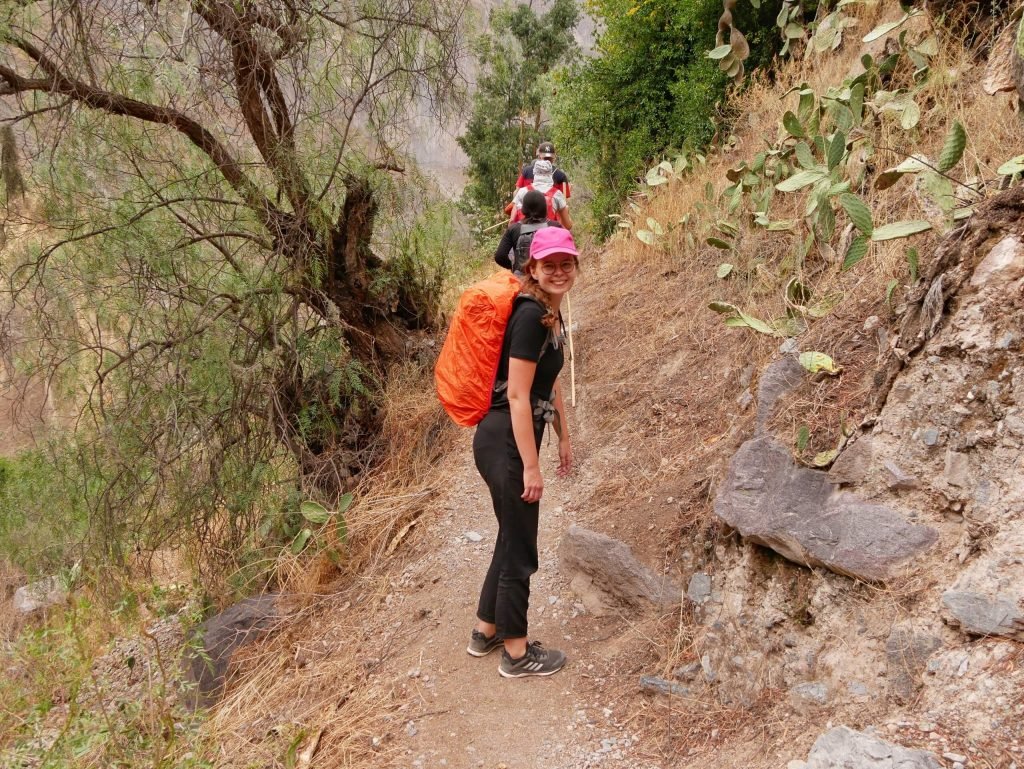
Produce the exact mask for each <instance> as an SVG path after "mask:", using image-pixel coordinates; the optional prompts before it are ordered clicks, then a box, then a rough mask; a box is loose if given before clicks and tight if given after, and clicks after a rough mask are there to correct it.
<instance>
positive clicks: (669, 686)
mask: <svg viewBox="0 0 1024 769" xmlns="http://www.w3.org/2000/svg"><path fill="white" fill-rule="evenodd" d="M640 689H641V690H643V691H645V692H650V693H652V694H668V695H673V696H676V697H689V696H690V694H691V692H690V687H688V686H683V685H682V684H677V683H674V682H672V681H666V680H665V679H664V678H658V677H657V676H640Z"/></svg>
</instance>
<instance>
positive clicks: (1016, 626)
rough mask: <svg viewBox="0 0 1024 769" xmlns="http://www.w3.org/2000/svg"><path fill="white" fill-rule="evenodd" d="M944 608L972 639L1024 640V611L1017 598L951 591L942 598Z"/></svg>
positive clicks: (1007, 595)
mask: <svg viewBox="0 0 1024 769" xmlns="http://www.w3.org/2000/svg"><path fill="white" fill-rule="evenodd" d="M942 605H943V607H944V608H945V609H946V611H947V612H949V614H950V615H952V618H953V620H954V621H955V622H956V623H957V624H958V625H960V627H961V628H963V630H964V631H965V632H967V633H970V634H971V635H982V636H990V635H995V636H1006V637H1007V638H1014V639H1017V640H1024V608H1021V604H1020V599H1019V598H1017V597H1016V596H1013V595H1010V594H1005V595H1001V594H996V595H985V594H982V593H974V592H967V591H962V590H947V591H946V592H945V593H943V594H942Z"/></svg>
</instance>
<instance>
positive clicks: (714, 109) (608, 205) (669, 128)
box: [552, 0, 780, 234]
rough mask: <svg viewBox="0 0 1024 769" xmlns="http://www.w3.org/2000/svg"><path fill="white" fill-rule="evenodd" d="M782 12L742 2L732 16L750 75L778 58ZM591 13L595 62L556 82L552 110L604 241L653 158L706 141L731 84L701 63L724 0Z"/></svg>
mask: <svg viewBox="0 0 1024 769" xmlns="http://www.w3.org/2000/svg"><path fill="white" fill-rule="evenodd" d="M779 6H780V2H764V3H761V7H760V8H754V7H753V6H752V5H751V4H750V3H746V2H744V3H740V4H739V6H738V7H737V9H736V11H735V14H734V15H735V19H734V24H735V27H736V28H737V29H741V30H743V31H744V33H745V35H746V42H747V43H748V44H749V46H750V50H751V53H750V57H749V58H748V59H747V62H746V63H747V65H748V68H750V69H754V68H757V67H759V66H763V65H764V64H766V63H767V62H768V61H769V60H770V58H771V56H772V54H773V52H774V48H775V46H776V40H775V37H774V35H773V34H772V31H771V24H772V20H773V19H774V18H775V15H776V14H777V13H778V10H779ZM590 10H591V13H592V14H593V15H594V16H595V17H596V18H597V20H598V21H599V22H600V23H601V24H602V25H603V31H602V32H601V34H600V36H599V37H598V40H597V53H598V54H599V55H598V56H596V57H594V58H590V59H587V60H585V61H581V62H578V63H577V64H576V65H575V66H574V67H572V68H570V69H569V70H567V71H566V72H564V73H561V74H560V75H559V77H558V92H557V97H556V99H555V101H554V103H553V104H552V111H553V113H554V129H555V140H556V142H557V143H558V148H559V152H560V154H561V156H562V158H563V160H564V161H567V162H569V163H570V167H571V168H572V169H573V170H574V173H575V174H576V175H582V176H584V177H585V178H584V179H583V181H585V182H586V183H587V187H588V188H589V189H590V191H591V193H592V194H593V199H592V204H591V205H592V210H593V213H594V215H595V218H596V221H598V222H599V223H600V225H599V226H600V228H601V229H602V231H603V232H604V233H605V234H607V233H608V232H609V231H610V230H611V228H612V227H613V226H614V222H612V221H611V220H609V219H608V218H607V217H608V215H609V214H612V213H614V212H616V211H617V210H618V208H619V205H620V202H621V200H622V199H623V198H624V197H625V196H626V195H627V194H628V193H629V192H630V191H632V190H633V189H634V188H635V186H636V179H637V177H638V176H639V175H640V174H641V173H642V172H643V169H644V168H645V167H646V164H647V163H648V162H649V160H650V159H651V158H653V157H655V156H657V155H658V154H660V153H662V152H664V151H665V150H666V149H667V148H669V147H684V146H688V147H691V148H701V147H704V146H706V145H707V144H708V143H709V142H710V140H711V138H712V137H713V136H714V135H715V132H716V130H717V127H716V125H715V122H714V119H715V115H716V113H718V112H719V104H720V102H721V101H722V99H723V97H724V95H725V90H726V87H727V85H728V83H729V78H728V76H727V74H726V73H724V72H722V71H721V70H720V69H719V67H718V62H717V61H715V60H712V59H709V58H708V57H707V56H706V52H707V51H709V50H713V49H714V48H715V33H716V28H717V22H718V19H719V16H720V15H721V14H722V3H721V0H651V1H650V2H634V0H595V2H593V3H592V4H591V5H590ZM584 172H585V173H584Z"/></svg>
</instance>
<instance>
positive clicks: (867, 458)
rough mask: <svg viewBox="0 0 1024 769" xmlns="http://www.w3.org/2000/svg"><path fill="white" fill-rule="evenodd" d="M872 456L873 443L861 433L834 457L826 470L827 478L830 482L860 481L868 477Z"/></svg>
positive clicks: (849, 482)
mask: <svg viewBox="0 0 1024 769" xmlns="http://www.w3.org/2000/svg"><path fill="white" fill-rule="evenodd" d="M873 457H874V444H873V443H872V442H871V438H870V437H869V436H867V435H862V436H861V437H860V438H858V439H857V440H856V441H855V442H853V443H849V444H847V446H846V448H845V449H843V451H842V452H841V453H840V454H839V456H838V457H836V461H835V462H833V463H832V467H831V468H830V469H829V471H828V479H829V480H830V481H831V482H832V483H848V484H852V483H860V482H861V481H863V480H864V479H865V478H867V477H868V471H869V470H870V469H871V460H872V458H873Z"/></svg>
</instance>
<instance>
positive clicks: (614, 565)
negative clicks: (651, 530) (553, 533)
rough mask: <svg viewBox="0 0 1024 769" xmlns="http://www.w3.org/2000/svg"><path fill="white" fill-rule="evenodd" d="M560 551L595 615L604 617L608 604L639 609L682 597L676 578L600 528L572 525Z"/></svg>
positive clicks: (564, 567) (675, 601)
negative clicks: (657, 570)
mask: <svg viewBox="0 0 1024 769" xmlns="http://www.w3.org/2000/svg"><path fill="white" fill-rule="evenodd" d="M558 552H559V556H560V559H561V568H562V571H563V572H564V573H565V574H567V575H570V579H571V580H572V584H571V586H572V588H573V590H574V591H576V592H578V593H579V594H580V597H581V598H582V599H583V604H584V606H586V608H587V611H589V612H591V613H592V614H595V615H598V616H600V615H601V614H602V613H604V612H605V611H606V610H607V608H608V607H607V604H608V603H613V604H619V605H625V606H629V607H631V608H634V609H638V608H641V607H643V606H644V605H647V604H654V605H656V606H671V605H674V604H678V603H679V602H680V600H681V598H682V590H681V588H680V587H679V585H678V584H677V583H676V582H675V580H673V579H671V578H670V577H668V576H665V575H659V574H656V573H654V572H653V571H651V570H650V569H648V568H647V567H646V566H644V565H643V564H642V563H640V561H639V560H637V558H636V556H634V555H633V552H632V551H631V550H630V548H629V546H628V545H626V544H625V543H624V542H620V541H619V540H617V539H613V538H611V537H608V536H605V535H604V534H599V533H598V532H596V531H590V530H588V529H584V528H582V527H581V526H576V525H572V526H570V527H569V530H568V531H567V532H566V533H565V534H564V535H563V537H562V541H561V543H560V544H559V547H558Z"/></svg>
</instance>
